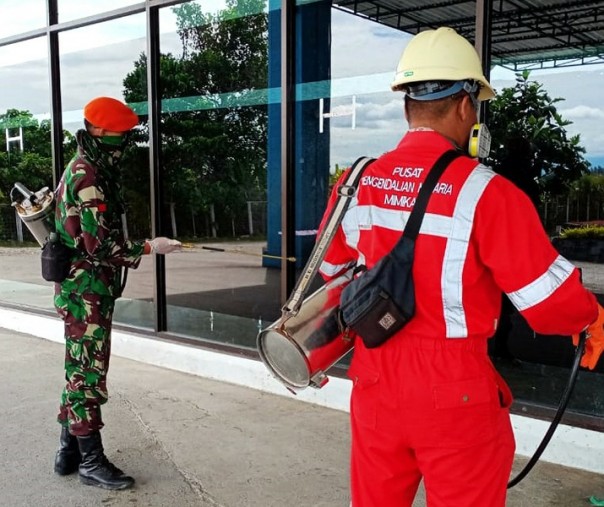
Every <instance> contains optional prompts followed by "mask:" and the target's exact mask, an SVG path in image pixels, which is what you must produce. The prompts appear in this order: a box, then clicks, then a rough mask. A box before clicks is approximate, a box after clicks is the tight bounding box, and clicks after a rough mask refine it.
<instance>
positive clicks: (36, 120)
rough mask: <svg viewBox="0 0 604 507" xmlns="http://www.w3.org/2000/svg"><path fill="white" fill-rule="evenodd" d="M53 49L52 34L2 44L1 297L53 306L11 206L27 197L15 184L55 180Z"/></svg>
mask: <svg viewBox="0 0 604 507" xmlns="http://www.w3.org/2000/svg"><path fill="white" fill-rule="evenodd" d="M47 52H48V50H47V44H46V37H41V38H39V39H33V40H30V41H27V42H22V43H18V44H14V45H10V46H4V47H1V48H0V89H2V93H1V94H0V133H1V135H2V141H1V142H0V257H1V258H2V260H1V261H0V264H1V265H2V269H1V270H0V301H3V302H9V303H13V304H19V305H26V306H33V307H36V308H42V309H48V310H49V311H50V310H52V308H53V306H52V305H53V303H52V288H51V285H52V284H50V283H48V282H45V281H44V280H43V279H42V277H41V276H40V248H39V246H38V244H37V243H36V241H35V239H34V237H33V236H32V234H31V233H30V232H29V230H28V228H27V226H25V225H24V224H23V222H22V221H21V220H20V219H18V217H17V214H16V209H15V208H14V207H13V206H11V203H12V202H13V199H12V198H11V194H13V197H14V200H15V201H17V200H22V198H23V195H22V194H21V193H20V192H18V191H17V192H16V193H13V192H12V190H13V188H14V186H15V183H17V182H20V183H22V184H23V185H24V186H25V188H28V189H29V190H31V191H33V192H37V191H39V190H41V189H42V188H44V187H49V188H52V185H53V181H52V156H51V149H50V146H51V144H50V143H51V136H50V123H49V114H48V111H49V110H50V105H49V97H50V94H49V90H48V83H49V81H48V58H47ZM29 210H30V211H31V210H32V208H29ZM30 211H28V212H27V215H28V216H31V215H30ZM33 212H34V213H35V210H33ZM42 215H43V213H42ZM42 215H33V216H34V217H37V216H42ZM28 220H29V221H30V224H32V225H34V226H36V224H37V218H36V220H35V221H32V220H30V219H29V218H28Z"/></svg>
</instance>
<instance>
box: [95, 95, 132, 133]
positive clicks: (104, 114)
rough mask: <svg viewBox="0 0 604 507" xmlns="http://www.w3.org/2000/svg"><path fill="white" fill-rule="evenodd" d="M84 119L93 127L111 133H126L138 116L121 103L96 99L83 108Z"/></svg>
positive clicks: (109, 99) (106, 99)
mask: <svg viewBox="0 0 604 507" xmlns="http://www.w3.org/2000/svg"><path fill="white" fill-rule="evenodd" d="M84 118H86V120H88V121H89V122H90V123H92V125H94V126H95V127H100V128H102V129H105V130H109V131H111V132H127V131H128V130H131V129H132V128H133V127H134V126H135V125H136V124H137V123H138V116H136V113H135V112H134V111H133V110H132V109H130V108H129V107H128V106H127V105H126V104H124V103H123V102H121V101H119V100H117V99H112V98H111V97H97V98H96V99H92V100H91V101H90V102H88V104H86V106H84Z"/></svg>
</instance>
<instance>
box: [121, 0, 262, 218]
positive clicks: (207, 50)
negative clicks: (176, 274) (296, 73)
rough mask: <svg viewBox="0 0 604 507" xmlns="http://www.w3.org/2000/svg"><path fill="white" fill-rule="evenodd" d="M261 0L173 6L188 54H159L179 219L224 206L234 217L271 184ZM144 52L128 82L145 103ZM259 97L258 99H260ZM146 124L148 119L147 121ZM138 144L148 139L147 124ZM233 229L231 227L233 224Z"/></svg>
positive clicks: (165, 140)
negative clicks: (209, 8) (208, 7)
mask: <svg viewBox="0 0 604 507" xmlns="http://www.w3.org/2000/svg"><path fill="white" fill-rule="evenodd" d="M264 6H265V2H264V1H263V0H243V1H238V2H235V1H233V0H229V1H228V2H227V8H226V9H225V10H223V11H221V12H219V13H218V14H206V13H203V12H202V11H201V7H200V6H199V5H197V4H194V3H190V4H184V5H182V6H179V7H175V8H174V9H173V10H174V12H175V13H176V15H177V27H178V28H177V29H178V34H179V36H180V38H181V42H182V47H183V53H182V56H181V57H180V58H176V57H174V56H173V55H171V54H164V55H162V56H161V59H160V72H161V95H162V97H164V100H163V101H162V104H163V106H162V109H163V112H162V124H161V133H162V165H163V169H164V172H165V175H166V180H165V183H164V188H165V190H166V197H167V200H168V201H169V203H171V206H172V207H173V209H174V208H176V209H177V210H178V211H179V212H178V213H176V215H177V216H190V214H191V213H196V212H201V211H207V210H208V209H209V208H210V207H212V206H214V205H217V206H218V205H219V207H220V211H222V212H223V213H225V214H227V215H228V216H229V217H230V218H231V219H234V218H235V217H236V216H237V215H239V214H242V213H244V211H245V204H246V201H247V200H258V199H259V196H263V194H264V189H265V187H266V183H265V180H266V139H267V123H268V121H267V107H266V97H264V99H262V97H260V100H259V99H258V90H265V89H266V88H267V82H268V78H267V71H268V48H267V22H268V21H267V15H266V14H265V13H264ZM146 68H147V61H146V57H145V56H144V55H141V57H140V58H139V60H138V61H137V62H135V64H134V70H133V71H132V72H131V73H129V74H128V76H127V77H126V79H125V80H124V87H125V93H124V95H125V98H126V100H127V101H128V102H141V101H146V99H147V96H146V86H147V85H146ZM259 102H260V103H259ZM143 124H145V119H144V118H143ZM139 136H140V137H139V141H142V142H144V141H145V138H146V137H147V138H148V133H147V132H146V130H145V129H143V131H142V132H141V134H139ZM229 229H230V228H229Z"/></svg>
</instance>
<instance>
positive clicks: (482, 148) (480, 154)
mask: <svg viewBox="0 0 604 507" xmlns="http://www.w3.org/2000/svg"><path fill="white" fill-rule="evenodd" d="M490 151H491V133H490V132H489V129H488V127H487V126H486V125H485V124H484V123H475V124H474V125H473V126H472V131H471V132H470V140H469V142H468V154H469V155H470V157H472V158H486V157H488V156H489V152H490Z"/></svg>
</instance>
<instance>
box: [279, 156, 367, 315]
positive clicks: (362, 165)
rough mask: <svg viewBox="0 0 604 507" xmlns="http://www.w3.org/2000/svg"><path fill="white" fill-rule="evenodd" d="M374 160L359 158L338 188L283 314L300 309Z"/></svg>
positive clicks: (283, 309)
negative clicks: (365, 173)
mask: <svg viewBox="0 0 604 507" xmlns="http://www.w3.org/2000/svg"><path fill="white" fill-rule="evenodd" d="M374 160H375V159H374V158H369V157H361V158H359V159H357V161H356V162H355V163H354V164H353V165H352V167H351V169H350V172H349V173H348V176H347V177H346V179H345V180H344V182H343V183H342V184H341V185H340V186H339V187H338V190H337V192H338V199H337V200H336V203H335V205H334V207H333V208H332V210H331V213H330V214H329V218H328V219H327V222H326V223H325V227H324V228H323V230H322V231H321V234H320V235H319V237H318V238H317V241H316V243H315V246H314V248H313V250H312V252H311V253H310V256H309V258H308V261H307V263H306V266H305V267H304V271H303V273H302V276H300V278H299V279H298V282H297V283H296V287H295V289H294V291H293V292H292V294H291V296H290V297H289V299H288V300H287V301H286V303H285V304H284V305H283V308H282V312H283V313H284V314H290V315H295V314H296V313H297V311H298V310H299V309H300V305H301V304H302V301H303V299H304V295H305V294H306V291H307V289H308V285H309V284H310V282H311V281H312V279H313V278H314V276H315V275H316V274H317V271H318V269H319V264H320V263H321V262H322V261H323V257H324V256H325V250H326V249H327V247H328V246H329V244H330V243H331V241H332V239H333V236H334V234H335V232H336V230H337V229H338V226H339V225H340V223H341V222H342V219H343V218H344V213H346V209H347V208H348V205H349V204H350V200H351V199H352V198H353V197H354V196H355V195H356V191H357V187H358V185H359V181H360V179H361V176H362V175H363V172H364V171H365V169H366V168H367V166H369V164H371V163H372V162H373V161H374Z"/></svg>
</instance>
